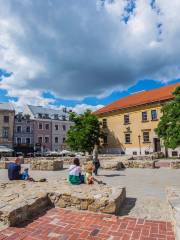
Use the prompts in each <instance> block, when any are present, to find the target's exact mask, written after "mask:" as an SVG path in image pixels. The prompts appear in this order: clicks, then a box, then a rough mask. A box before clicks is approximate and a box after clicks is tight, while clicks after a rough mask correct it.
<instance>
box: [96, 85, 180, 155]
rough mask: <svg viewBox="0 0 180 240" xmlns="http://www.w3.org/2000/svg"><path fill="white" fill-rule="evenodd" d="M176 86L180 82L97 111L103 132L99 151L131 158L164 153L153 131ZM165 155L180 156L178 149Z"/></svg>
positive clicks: (123, 99)
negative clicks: (122, 154)
mask: <svg viewBox="0 0 180 240" xmlns="http://www.w3.org/2000/svg"><path fill="white" fill-rule="evenodd" d="M177 86H180V83H176V84H172V85H169V86H165V87H161V88H157V89H153V90H149V91H142V92H139V93H135V94H132V95H130V96H127V97H124V98H121V99H119V100H118V101H116V102H113V103H111V104H109V105H107V106H105V107H103V108H101V109H99V110H98V111H96V112H95V114H96V115H97V116H98V118H99V120H100V121H101V122H102V127H103V130H104V133H105V136H104V139H103V142H102V151H103V152H104V153H125V154H134V155H139V154H149V153H152V152H165V148H164V146H163V142H162V141H161V139H159V138H158V136H157V135H156V133H155V131H154V130H155V128H156V127H157V125H158V122H159V120H160V118H161V116H162V113H161V108H162V106H163V105H164V104H165V103H166V102H168V101H171V100H172V99H173V94H172V92H173V91H174V90H175V88H176V87H177ZM168 154H169V156H179V155H180V149H179V148H178V149H174V150H173V149H168Z"/></svg>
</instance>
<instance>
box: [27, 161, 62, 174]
mask: <svg viewBox="0 0 180 240" xmlns="http://www.w3.org/2000/svg"><path fill="white" fill-rule="evenodd" d="M62 169H63V161H62V160H61V161H57V160H31V170H41V171H58V170H62Z"/></svg>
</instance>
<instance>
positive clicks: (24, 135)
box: [14, 118, 34, 146]
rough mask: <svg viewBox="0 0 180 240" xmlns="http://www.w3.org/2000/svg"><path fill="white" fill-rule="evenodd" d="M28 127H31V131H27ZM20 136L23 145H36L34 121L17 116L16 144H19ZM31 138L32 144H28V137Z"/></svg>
mask: <svg viewBox="0 0 180 240" xmlns="http://www.w3.org/2000/svg"><path fill="white" fill-rule="evenodd" d="M18 127H21V132H18ZM27 127H30V132H28V131H27ZM18 138H20V139H21V144H22V145H33V146H34V121H33V120H31V119H29V120H27V119H21V120H18V119H16V118H15V121H14V146H16V145H17V144H18ZM27 138H29V139H30V144H27V142H26V139H27Z"/></svg>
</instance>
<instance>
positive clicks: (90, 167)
mask: <svg viewBox="0 0 180 240" xmlns="http://www.w3.org/2000/svg"><path fill="white" fill-rule="evenodd" d="M92 173H93V165H92V164H88V166H87V168H86V173H85V183H87V184H93V183H94V179H93V176H92Z"/></svg>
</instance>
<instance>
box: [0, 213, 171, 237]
mask: <svg viewBox="0 0 180 240" xmlns="http://www.w3.org/2000/svg"><path fill="white" fill-rule="evenodd" d="M54 215H55V217H54V219H55V220H54V219H52V218H51V217H53V216H54ZM111 218H112V221H107V219H109V220H110V219H111ZM113 218H114V216H112V215H106V214H95V213H90V212H82V211H74V210H66V209H59V208H55V209H51V210H49V211H47V213H46V214H45V215H43V216H41V217H39V218H37V219H36V220H34V222H33V223H34V226H36V227H33V228H32V224H28V225H26V226H24V227H23V226H21V227H19V228H16V227H13V228H12V227H9V228H7V229H6V230H4V231H1V232H0V239H1V240H4V239H10V238H7V236H8V233H9V237H13V236H15V238H14V239H16V240H18V239H22V238H20V236H23V239H26V240H45V239H49V240H50V239H58V240H69V239H75V240H79V239H80V240H81V239H82V240H87V239H96V240H98V239H99V240H100V239H101V240H103V239H104V240H121V239H130V240H133V239H137V240H140V239H144V240H145V239H146V240H150V239H155V240H162V239H165V240H175V236H174V233H173V227H172V225H171V223H170V222H163V221H147V220H143V219H135V218H127V217H125V218H121V217H116V219H117V221H116V222H114V220H113ZM53 220H54V222H56V223H57V222H62V223H64V224H66V226H68V228H67V227H65V228H63V227H61V226H53V225H52V224H50V223H51V222H52V221H53ZM92 222H94V223H95V224H92V225H91V224H90V223H92ZM123 225H124V226H126V225H128V226H132V225H133V227H132V229H131V230H130V229H127V228H122V229H121V228H120V226H123ZM139 225H141V228H138V227H139ZM75 226H76V227H75ZM99 226H100V227H99ZM164 226H166V228H164ZM161 228H164V232H163V234H160V233H159V229H161ZM152 229H153V230H154V231H153V233H152V232H151V230H152ZM42 233H43V234H42ZM4 236H5V238H4ZM3 238H4V239H3ZM12 239H13V238H12Z"/></svg>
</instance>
